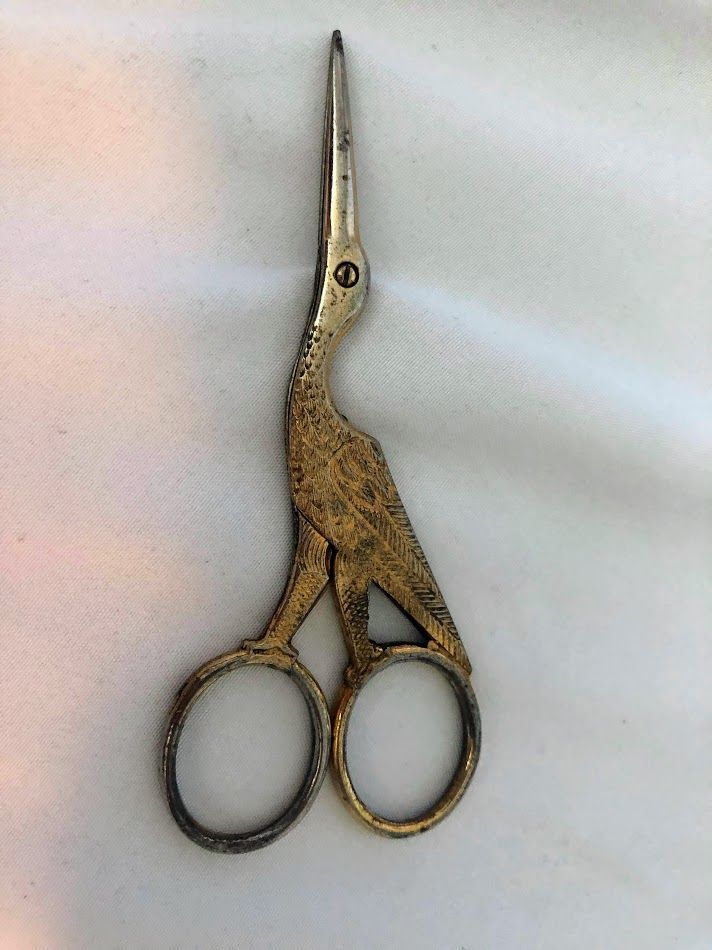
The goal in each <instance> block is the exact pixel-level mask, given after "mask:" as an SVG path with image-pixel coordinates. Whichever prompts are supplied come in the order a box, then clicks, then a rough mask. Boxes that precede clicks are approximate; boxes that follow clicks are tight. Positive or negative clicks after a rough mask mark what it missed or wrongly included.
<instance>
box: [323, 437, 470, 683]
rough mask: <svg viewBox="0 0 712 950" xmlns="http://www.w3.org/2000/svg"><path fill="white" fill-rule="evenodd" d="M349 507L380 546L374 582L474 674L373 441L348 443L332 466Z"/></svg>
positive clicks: (375, 558) (335, 482) (364, 439)
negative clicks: (376, 538)
mask: <svg viewBox="0 0 712 950" xmlns="http://www.w3.org/2000/svg"><path fill="white" fill-rule="evenodd" d="M330 472H331V477H332V481H333V485H334V487H335V489H336V491H337V492H338V493H339V495H340V496H341V499H342V502H343V503H344V505H345V506H346V507H347V508H348V509H349V510H351V511H352V512H353V514H354V515H355V516H356V518H357V519H358V520H360V521H361V522H362V523H363V522H366V524H367V525H368V527H370V529H371V531H370V532H369V535H371V536H372V535H373V534H374V533H375V534H376V535H377V537H378V539H379V541H380V544H379V546H378V548H377V549H376V550H375V551H374V552H373V556H372V557H373V564H372V568H373V579H374V580H375V581H376V583H377V584H378V585H379V586H382V587H383V588H384V589H385V590H386V592H387V593H389V594H390V595H391V596H392V597H393V598H394V599H395V600H396V602H397V603H398V604H399V605H400V606H401V608H402V609H403V610H405V611H406V612H407V613H409V614H410V615H411V616H412V617H413V619H414V620H415V621H416V622H417V623H419V624H420V625H421V626H422V627H424V629H425V630H426V631H427V632H428V633H429V634H430V635H431V636H432V638H433V639H434V640H435V641H436V642H438V643H439V644H440V645H441V646H443V647H444V648H445V649H446V650H447V651H448V652H449V653H451V654H452V655H453V656H454V657H455V658H456V659H457V660H458V661H459V662H461V663H462V664H463V665H464V666H466V667H467V668H469V661H468V660H467V656H466V654H465V651H464V647H463V646H462V642H461V640H460V636H459V634H458V632H457V629H456V627H455V624H454V622H453V619H452V617H451V616H450V611H449V610H448V608H447V605H446V603H445V600H444V598H443V595H442V594H441V592H440V588H439V587H438V584H437V582H436V580H435V577H434V576H433V572H432V570H431V568H430V565H429V564H428V561H427V559H426V557H425V554H424V553H423V549H422V548H421V546H420V543H419V541H418V539H417V537H416V536H415V531H414V530H413V526H412V525H411V523H410V519H409V518H408V515H407V514H406V510H405V508H404V506H403V502H402V501H401V499H400V495H399V494H398V489H397V488H396V486H395V482H394V481H393V476H392V475H391V472H390V469H389V468H388V463H387V462H386V460H385V458H384V456H383V452H382V451H381V447H380V446H379V445H378V443H377V442H376V441H375V440H374V439H371V438H368V437H363V436H362V437H356V438H353V439H350V440H349V441H348V442H346V443H345V444H344V445H343V446H342V447H341V448H340V449H339V451H338V452H337V453H336V454H335V455H334V456H333V458H332V459H331V462H330Z"/></svg>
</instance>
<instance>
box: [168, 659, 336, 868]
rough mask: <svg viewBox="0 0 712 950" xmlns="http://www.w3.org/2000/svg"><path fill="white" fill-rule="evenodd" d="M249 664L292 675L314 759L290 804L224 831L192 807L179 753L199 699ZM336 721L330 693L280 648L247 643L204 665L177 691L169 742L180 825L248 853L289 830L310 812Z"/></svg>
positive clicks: (206, 843)
mask: <svg viewBox="0 0 712 950" xmlns="http://www.w3.org/2000/svg"><path fill="white" fill-rule="evenodd" d="M243 666H267V667H269V668H270V669H273V670H279V671H280V672H282V673H285V674H286V675H287V676H289V677H291V679H293V680H294V681H295V683H296V684H297V686H298V687H299V689H300V690H301V692H302V695H303V696H304V698H305V700H306V703H307V708H308V709H309V716H310V720H311V727H312V754H311V761H310V763H309V768H308V770H307V774H306V776H305V777H304V781H303V782H302V784H301V787H300V789H299V791H298V792H297V795H296V797H295V798H294V800H293V801H292V803H291V804H290V805H289V807H288V808H287V809H286V810H285V811H284V812H283V813H282V814H281V815H280V816H279V817H278V818H277V819H275V820H274V821H272V822H270V823H269V824H267V825H265V826H263V827H262V828H258V829H257V830H256V831H249V832H222V831H215V830H213V829H211V828H206V827H205V826H204V825H202V824H201V823H200V822H199V821H197V820H196V819H195V818H194V817H193V816H192V815H191V814H190V812H189V811H188V808H187V807H186V804H185V802H184V801H183V798H182V796H181V793H180V789H179V787H178V778H177V774H176V773H177V762H176V760H177V753H178V744H179V742H180V737H181V733H182V731H183V726H184V725H185V721H186V719H187V717H188V714H189V713H190V711H191V709H192V708H193V705H194V704H195V702H196V700H197V699H198V698H199V697H200V696H201V695H202V694H203V693H204V692H205V691H206V690H207V689H209V688H210V686H212V685H213V684H214V683H216V682H217V681H218V680H219V679H220V678H221V677H223V676H225V675H226V674H227V673H231V672H233V671H234V670H236V669H238V668H239V667H243ZM330 735H331V722H330V717H329V709H328V707H327V704H326V700H325V698H324V694H323V693H322V691H321V689H320V688H319V685H318V683H317V682H316V680H315V679H314V677H313V676H312V675H311V673H310V672H309V670H307V669H306V667H304V666H302V664H301V663H299V662H298V661H297V660H296V659H295V658H294V657H293V656H289V655H287V654H286V653H284V652H282V651H280V650H270V651H258V650H251V649H241V650H237V651H235V652H233V653H226V654H224V655H223V656H219V657H216V658H215V659H214V660H211V661H210V662H208V663H206V664H205V665H204V666H201V667H200V668H199V669H197V670H196V671H195V673H193V675H192V676H191V677H190V679H189V680H188V681H187V682H186V683H185V685H184V686H183V688H182V689H181V690H180V692H179V693H178V696H177V697H176V701H175V704H174V706H173V709H172V711H171V714H170V718H169V722H168V731H167V733H166V739H165V743H164V746H163V778H164V781H165V786H166V794H167V797H168V804H169V806H170V809H171V812H172V813H173V817H174V818H175V820H176V822H177V824H178V827H179V828H180V829H181V831H182V832H183V833H184V834H186V835H187V836H188V837H189V838H190V840H191V841H194V842H195V843H196V844H199V845H201V847H203V848H207V849H208V850H209V851H220V852H222V853H224V854H243V853H244V852H246V851H255V850H257V849H258V848H263V847H265V846H266V845H268V844H270V843H271V842H272V841H275V840H276V839H277V838H279V837H281V836H282V835H283V834H285V833H286V832H287V831H289V829H290V828H291V827H293V825H295V824H296V823H297V822H298V821H299V820H300V819H301V818H302V817H303V816H304V814H305V813H306V812H307V810H308V809H309V807H310V806H311V804H312V802H313V801H314V798H315V796H316V794H317V792H318V791H319V789H320V788H321V784H322V782H323V780H324V775H325V773H326V767H327V765H328V761H329V744H330V741H329V740H330Z"/></svg>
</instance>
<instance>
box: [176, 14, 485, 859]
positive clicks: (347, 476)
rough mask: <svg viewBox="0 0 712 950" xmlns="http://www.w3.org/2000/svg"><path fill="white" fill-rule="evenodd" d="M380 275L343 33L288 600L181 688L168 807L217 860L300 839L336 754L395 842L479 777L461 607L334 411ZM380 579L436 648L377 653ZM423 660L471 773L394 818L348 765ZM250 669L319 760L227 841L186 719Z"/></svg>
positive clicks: (304, 368)
mask: <svg viewBox="0 0 712 950" xmlns="http://www.w3.org/2000/svg"><path fill="white" fill-rule="evenodd" d="M368 284H369V266H368V261H367V259H366V255H365V253H364V250H363V247H362V245H361V240H360V236H359V225H358V209H357V203H356V183H355V179H354V156H353V146H352V143H351V118H350V111H349V99H348V91H347V86H346V72H345V66H344V49H343V44H342V41H341V35H340V33H339V32H338V31H336V32H335V33H334V34H333V37H332V41H331V56H330V62H329V78H328V86H327V100H326V113H325V121H324V147H323V158H322V187H321V222H320V239H319V252H318V258H317V269H316V279H315V287H314V297H313V301H312V305H311V309H310V312H309V319H308V323H307V327H306V330H305V333H304V336H303V339H302V343H301V347H300V349H299V353H298V356H297V360H296V363H295V365H294V371H293V373H292V378H291V382H290V385H289V393H288V398H287V416H286V448H287V464H288V469H289V482H290V489H291V496H292V504H293V509H294V520H295V536H296V543H295V550H294V560H293V564H292V569H291V573H290V575H289V579H288V581H287V584H286V587H285V590H284V593H283V595H282V598H281V600H280V602H279V604H278V605H277V608H276V610H275V612H274V614H273V616H272V618H271V619H270V621H269V622H268V624H267V627H266V629H265V631H264V633H263V634H262V636H261V637H259V638H258V639H254V640H245V641H243V643H242V645H241V646H240V647H239V648H238V649H237V650H233V651H232V652H230V653H226V654H223V655H222V656H219V657H216V658H215V659H213V660H210V661H209V662H208V663H206V664H204V665H203V666H201V667H200V668H199V669H197V670H196V671H195V672H194V673H193V674H192V676H191V677H190V678H189V679H188V681H187V682H186V683H185V684H184V685H183V687H182V688H181V690H180V691H179V693H178V695H177V697H176V700H175V703H174V706H173V709H172V712H171V714H170V719H169V724H168V731H167V734H166V739H165V744H164V749H163V776H164V780H165V786H166V792H167V796H168V803H169V806H170V809H171V811H172V813H173V817H174V818H175V820H176V822H177V823H178V825H179V827H180V828H181V830H182V831H183V832H184V833H185V834H186V835H187V836H188V837H189V838H190V839H191V840H192V841H194V842H196V843H197V844H199V845H202V846H203V847H204V848H208V849H209V850H211V851H220V852H227V853H242V852H246V851H252V850H255V849H257V848H261V847H263V846H265V845H267V844H269V843H270V842H272V841H274V840H275V839H276V838H278V837H280V836H281V835H283V834H284V833H285V832H286V831H288V830H289V829H290V828H291V827H292V826H293V825H294V824H295V823H296V822H297V821H298V820H299V819H300V818H301V817H302V816H303V815H304V814H305V812H306V811H307V809H308V808H309V807H310V805H311V804H312V802H313V801H314V798H315V796H316V794H317V792H318V791H319V789H320V787H321V784H322V781H323V779H324V775H325V773H326V769H327V765H328V761H329V752H330V749H331V757H332V761H333V767H334V774H335V778H336V781H337V784H338V785H339V787H340V790H341V793H342V796H343V798H344V799H345V801H346V802H347V804H348V805H349V806H350V808H351V810H352V811H353V812H354V813H355V814H356V815H357V816H358V817H359V818H360V819H362V820H363V821H364V822H365V823H366V824H367V825H368V826H369V827H371V828H372V829H374V830H375V831H378V832H381V833H383V834H386V835H389V836H391V837H403V836H406V835H412V834H417V833H419V832H422V831H425V830H427V829H428V828H430V827H432V826H433V825H434V824H436V823H437V822H438V821H440V820H441V819H442V818H444V817H445V816H446V815H447V814H449V812H450V811H452V809H453V808H454V807H455V805H456V804H457V802H458V801H459V800H460V798H461V797H462V795H463V793H464V791H465V789H466V788H467V785H468V784H469V782H470V780H471V779H472V776H473V774H474V771H475V767H476V765H477V759H478V756H479V749H480V718H479V712H478V708H477V701H476V699H475V694H474V691H473V689H472V686H471V684H470V679H469V676H470V672H471V666H470V662H469V660H468V658H467V654H466V652H465V648H464V646H463V644H462V641H461V639H460V636H459V634H458V632H457V629H456V628H455V624H454V623H453V620H452V617H451V616H450V612H449V610H448V608H447V606H446V604H445V601H444V599H443V596H442V594H441V592H440V589H439V587H438V585H437V582H436V580H435V578H434V576H433V573H432V571H431V569H430V567H429V565H428V562H427V560H426V558H425V555H424V554H423V551H422V548H421V547H420V544H419V543H418V540H417V538H416V536H415V532H414V531H413V528H412V526H411V524H410V521H409V519H408V515H407V514H406V512H405V508H404V507H403V503H402V502H401V499H400V497H399V495H398V491H397V489H396V486H395V484H394V481H393V478H392V476H391V473H390V471H389V469H388V465H387V463H386V460H385V457H384V455H383V452H382V450H381V447H380V445H379V444H378V442H377V441H376V440H375V439H374V438H372V437H371V436H370V435H367V434H366V433H365V432H362V431H360V430H359V429H357V428H356V427H355V426H353V425H352V424H351V423H350V422H349V421H348V420H347V419H346V418H345V417H344V416H342V415H341V413H339V411H338V409H337V408H336V407H335V406H334V403H333V400H332V397H331V393H330V390H329V360H330V357H331V354H332V352H333V350H334V349H335V347H336V345H337V343H338V342H339V341H340V339H341V338H342V337H343V336H344V334H345V333H346V332H347V330H349V329H350V327H351V326H352V325H353V323H354V322H355V321H356V319H357V318H358V316H359V315H360V313H361V310H362V308H363V304H364V301H365V299H366V294H367V291H368ZM330 584H331V585H332V587H333V590H334V593H335V599H336V604H337V608H338V613H339V617H340V621H341V626H342V628H343V633H344V637H345V640H346V644H347V647H348V653H349V664H348V667H347V668H346V670H345V673H344V682H343V686H342V689H341V695H340V698H339V700H338V703H337V705H336V709H335V712H334V715H333V718H332V717H331V716H330V714H329V709H328V707H327V703H326V699H325V698H324V694H323V692H322V690H321V688H320V687H319V685H318V684H317V682H316V680H315V679H314V678H313V676H312V675H311V673H310V672H309V671H308V670H307V669H306V667H304V666H303V665H302V664H301V663H300V662H299V660H298V657H297V652H296V650H295V649H294V648H293V647H292V646H291V641H292V638H293V637H294V635H295V634H296V632H297V631H298V629H299V627H300V626H301V624H302V622H303V621H304V619H305V617H306V616H307V614H308V613H309V611H310V610H311V609H312V607H313V606H314V604H315V603H316V601H317V600H318V598H319V597H320V595H321V594H322V593H323V592H324V590H325V589H326V587H327V586H328V585H330ZM370 584H376V585H377V586H378V587H379V588H381V590H383V591H384V592H385V593H386V594H387V595H388V596H389V597H390V598H391V599H392V600H393V601H394V602H395V604H396V605H397V606H398V607H399V608H400V609H401V610H402V611H403V612H404V613H405V614H406V615H407V616H408V617H410V618H411V620H412V621H413V622H414V623H415V625H416V626H417V627H418V629H419V630H420V631H421V633H422V634H424V636H425V638H426V639H427V646H414V645H412V644H410V643H401V644H391V645H388V646H379V645H378V644H376V643H375V642H374V641H373V640H371V639H370V638H369V635H368V592H369V585H370ZM402 662H425V663H428V664H431V665H433V666H435V667H437V668H438V669H439V670H440V671H441V672H442V673H443V674H444V675H445V677H446V678H447V680H448V682H449V684H450V686H451V687H452V689H453V691H454V693H455V696H456V698H457V701H458V705H459V708H460V713H461V716H462V723H463V741H462V749H461V754H460V759H459V764H458V766H457V768H456V769H455V772H454V774H453V776H452V779H451V781H450V783H449V785H448V787H447V788H446V790H445V792H444V793H443V794H442V796H441V797H440V799H439V800H438V801H437V802H435V803H434V804H433V805H432V806H431V807H430V808H428V809H427V810H426V811H425V812H424V813H422V814H420V815H418V816H417V817H414V818H410V819H407V820H404V821H395V820H391V819H389V818H385V817H383V816H382V815H378V814H375V813H373V812H371V811H370V810H369V809H368V808H367V806H366V805H365V804H364V802H363V801H362V799H361V798H360V797H359V795H358V793H357V791H356V789H355V788H354V785H353V783H352V781H351V778H350V775H349V770H348V758H347V747H346V734H347V729H348V723H349V717H350V715H351V713H352V710H353V708H354V703H355V701H356V698H357V696H358V694H359V692H360V690H361V689H362V688H363V687H364V685H365V684H366V683H367V682H369V680H370V679H371V678H372V677H373V676H376V675H377V674H378V673H379V672H381V671H382V670H384V669H386V668H387V667H389V666H391V665H392V664H394V663H402ZM244 666H266V667H271V668H272V669H276V670H280V671H282V672H283V673H285V674H287V675H288V676H289V677H291V678H292V679H293V680H294V681H295V682H296V683H297V685H298V686H299V688H300V690H301V692H302V695H303V696H304V699H305V700H306V704H307V707H308V710H309V714H310V720H311V727H312V740H313V741H312V753H311V760H310V762H309V766H308V771H307V774H306V776H305V778H304V780H303V782H302V784H301V787H300V789H299V791H298V793H297V795H296V797H295V799H294V800H293V802H292V803H291V804H290V805H289V806H288V808H287V809H286V811H284V813H283V814H282V815H280V816H279V817H278V818H277V819H276V820H274V821H273V822H271V823H270V824H268V825H266V826H264V827H262V828H259V829H258V830H256V831H248V832H221V831H216V830H213V829H210V828H207V827H205V826H204V825H202V824H200V823H199V822H198V821H197V820H196V819H195V818H193V816H192V815H191V814H190V812H189V811H188V809H187V807H186V805H185V803H184V801H183V798H182V797H181V793H180V790H179V787H178V781H177V774H176V772H177V768H176V758H177V750H178V743H179V740H180V736H181V731H182V729H183V725H184V723H185V721H186V717H187V716H188V713H189V712H190V710H191V708H192V706H193V704H194V703H195V701H196V700H197V699H198V698H199V697H200V696H201V695H202V694H203V693H204V692H205V690H206V689H208V688H209V687H210V686H211V685H212V684H213V683H215V682H216V681H217V680H218V679H220V677H222V676H224V675H226V674H227V673H230V672H232V671H234V670H236V669H238V668H240V667H244Z"/></svg>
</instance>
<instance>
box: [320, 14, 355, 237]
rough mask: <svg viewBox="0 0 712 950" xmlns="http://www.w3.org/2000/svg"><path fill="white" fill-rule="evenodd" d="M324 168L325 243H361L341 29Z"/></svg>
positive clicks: (332, 64) (332, 62) (334, 50)
mask: <svg viewBox="0 0 712 950" xmlns="http://www.w3.org/2000/svg"><path fill="white" fill-rule="evenodd" d="M322 165H323V178H322V191H321V240H322V243H327V242H329V243H331V242H334V243H339V244H348V243H350V242H351V241H353V240H358V238H359V231H358V207H357V203H356V181H355V178H354V156H353V145H352V143H351V112H350V110H349V91H348V87H347V85H346V66H345V64H344V45H343V43H342V41H341V33H340V32H339V31H338V30H335V31H334V34H333V36H332V37H331V57H330V59H329V81H328V85H327V92H326V112H325V115H324V152H323V158H322Z"/></svg>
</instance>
